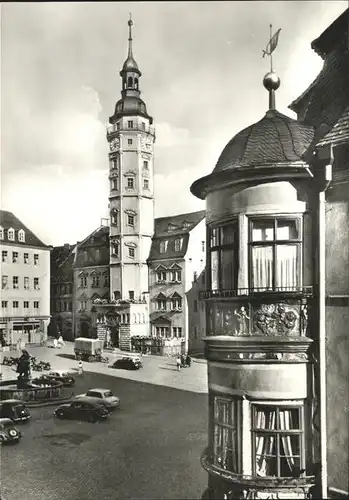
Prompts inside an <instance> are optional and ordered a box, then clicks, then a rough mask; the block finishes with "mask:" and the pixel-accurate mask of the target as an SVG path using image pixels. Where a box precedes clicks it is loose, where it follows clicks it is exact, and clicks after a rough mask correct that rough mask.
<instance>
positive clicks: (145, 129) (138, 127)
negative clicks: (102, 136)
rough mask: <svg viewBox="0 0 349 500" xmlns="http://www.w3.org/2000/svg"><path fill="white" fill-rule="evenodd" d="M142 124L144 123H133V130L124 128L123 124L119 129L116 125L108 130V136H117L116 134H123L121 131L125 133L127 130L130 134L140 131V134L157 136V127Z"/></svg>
mask: <svg viewBox="0 0 349 500" xmlns="http://www.w3.org/2000/svg"><path fill="white" fill-rule="evenodd" d="M142 123H144V122H140V123H137V122H133V127H132V128H131V127H126V126H123V125H122V124H120V126H119V128H118V127H117V125H116V124H114V125H111V126H110V127H108V128H107V136H109V135H112V134H115V133H116V132H121V131H125V130H127V131H128V132H130V131H132V130H136V131H140V132H146V133H147V134H151V135H155V127H154V126H152V125H147V124H144V126H143V125H142Z"/></svg>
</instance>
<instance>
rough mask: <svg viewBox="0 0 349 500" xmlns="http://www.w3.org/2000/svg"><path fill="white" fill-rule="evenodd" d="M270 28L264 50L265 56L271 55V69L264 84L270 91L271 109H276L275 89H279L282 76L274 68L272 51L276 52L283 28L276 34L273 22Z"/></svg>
mask: <svg viewBox="0 0 349 500" xmlns="http://www.w3.org/2000/svg"><path fill="white" fill-rule="evenodd" d="M269 29H270V35H269V42H268V44H267V46H266V48H265V50H263V57H264V56H269V57H270V71H269V73H267V74H266V75H265V77H264V79H263V85H264V87H265V88H266V89H267V90H268V92H269V110H273V109H275V90H277V89H278V88H279V86H280V78H279V77H278V76H277V74H276V73H274V70H273V56H272V53H273V52H274V50H275V49H276V47H277V45H278V42H279V34H280V31H281V28H280V29H278V30H277V31H276V33H275V34H274V35H273V26H272V25H271V24H270V25H269Z"/></svg>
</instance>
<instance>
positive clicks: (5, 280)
mask: <svg viewBox="0 0 349 500" xmlns="http://www.w3.org/2000/svg"><path fill="white" fill-rule="evenodd" d="M8 287H9V277H8V276H6V275H5V274H3V275H2V276H1V289H2V290H6V289H7V288H8ZM12 288H13V289H14V290H19V288H20V281H19V276H13V277H12ZM23 288H24V290H30V278H29V277H28V276H25V277H24V278H23ZM33 289H34V290H40V281H39V278H33Z"/></svg>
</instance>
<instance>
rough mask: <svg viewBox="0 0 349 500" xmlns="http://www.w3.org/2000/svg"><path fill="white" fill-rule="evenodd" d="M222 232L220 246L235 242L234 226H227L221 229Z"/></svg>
mask: <svg viewBox="0 0 349 500" xmlns="http://www.w3.org/2000/svg"><path fill="white" fill-rule="evenodd" d="M221 231H222V245H232V244H233V243H234V241H235V234H236V225H235V224H229V225H227V226H223V227H222V228H221Z"/></svg>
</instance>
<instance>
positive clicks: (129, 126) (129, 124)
mask: <svg viewBox="0 0 349 500" xmlns="http://www.w3.org/2000/svg"><path fill="white" fill-rule="evenodd" d="M135 80H137V78H136V79H135ZM137 85H138V80H137ZM127 86H128V87H132V78H131V77H129V79H128V85H127ZM134 125H135V123H134V121H133V120H128V121H127V128H129V129H133V128H135V127H134ZM137 125H138V123H137V122H136V127H137ZM139 125H140V127H141V129H142V130H146V124H145V122H142V121H141V122H140V123H139ZM120 128H121V123H120V122H116V130H120Z"/></svg>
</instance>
